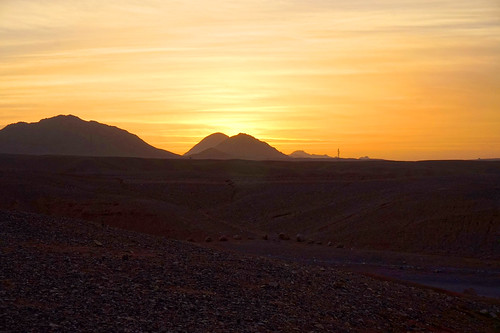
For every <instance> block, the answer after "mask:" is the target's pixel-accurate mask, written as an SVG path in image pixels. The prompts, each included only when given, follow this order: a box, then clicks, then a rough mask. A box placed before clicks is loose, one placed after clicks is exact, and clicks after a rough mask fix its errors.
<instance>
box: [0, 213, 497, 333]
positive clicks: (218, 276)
mask: <svg viewBox="0 0 500 333" xmlns="http://www.w3.org/2000/svg"><path fill="white" fill-rule="evenodd" d="M0 227H1V230H2V232H1V234H0V265H1V267H2V269H1V270H0V330H1V331H3V332H74V331H88V332H90V331H92V332H95V331H100V332H116V331H122V332H230V331H231V332H235V331H238V332H367V331H369V332H407V331H423V332H495V331H498V330H499V329H500V321H499V319H498V316H499V315H500V304H499V302H498V301H495V300H492V299H487V298H480V297H476V296H470V295H469V296H465V295H458V294H452V293H445V292H441V291H439V290H433V289H428V288H422V287H419V286H414V285H409V284H404V283H399V282H397V281H393V280H389V279H386V280H384V279H380V278H374V277H369V276H366V275H363V274H361V273H358V272H354V271H352V270H349V269H343V268H341V267H335V266H332V265H331V264H329V263H325V262H322V261H308V262H301V261H296V260H289V259H290V258H283V259H280V258H277V257H276V256H272V257H270V258H267V257H265V256H262V255H256V254H255V253H252V254H243V253H241V252H239V251H233V250H229V249H222V248H214V246H215V245H214V244H205V243H194V244H193V243H189V242H185V241H178V240H171V239H166V238H163V237H155V236H150V235H145V234H140V233H135V232H131V231H126V230H120V229H115V228H112V227H107V226H103V225H102V224H100V223H92V222H88V221H82V220H76V219H68V218H58V217H48V216H44V215H39V214H33V213H22V212H6V211H1V212H0ZM230 242H232V241H231V240H230V241H228V242H227V244H229V243H230ZM224 243H225V244H226V242H224ZM219 245H220V244H219V243H217V246H216V247H218V246H219ZM225 246H226V245H225ZM289 255H290V256H292V257H293V254H292V253H289Z"/></svg>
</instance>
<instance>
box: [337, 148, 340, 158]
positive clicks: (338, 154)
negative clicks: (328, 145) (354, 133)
mask: <svg viewBox="0 0 500 333" xmlns="http://www.w3.org/2000/svg"><path fill="white" fill-rule="evenodd" d="M337 158H340V148H338V149H337Z"/></svg>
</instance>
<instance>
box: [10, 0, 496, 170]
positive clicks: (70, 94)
mask: <svg viewBox="0 0 500 333" xmlns="http://www.w3.org/2000/svg"><path fill="white" fill-rule="evenodd" d="M58 114H74V115H77V116H79V117H81V118H83V119H86V120H91V119H93V120H97V121H99V122H103V123H107V124H111V125H116V126H119V127H122V128H124V129H126V130H128V131H130V132H133V133H135V134H137V135H139V136H140V137H141V138H143V139H144V140H145V141H147V142H148V143H150V144H152V145H154V146H157V147H160V148H164V149H167V150H170V151H173V152H175V153H180V154H182V153H184V152H186V151H187V150H188V149H189V148H190V147H191V146H192V145H193V144H195V143H196V142H198V141H199V140H200V139H201V138H203V137H204V136H206V135H208V134H210V133H213V132H216V131H221V132H224V133H226V134H228V135H234V134H237V133H239V132H246V133H248V134H251V135H254V136H256V137H258V138H260V139H262V140H265V141H267V142H269V143H270V144H272V145H273V146H275V147H276V148H278V149H279V150H281V151H283V152H284V153H291V152H292V151H294V150H297V149H303V150H306V151H307V152H309V153H317V154H324V153H326V154H330V155H332V156H335V155H336V153H337V148H338V147H340V149H341V154H342V155H343V156H344V157H360V156H365V155H368V156H370V157H377V158H388V159H400V160H418V159H450V158H460V159H462V158H463V159H468V158H478V157H482V158H485V157H500V3H499V2H498V1H497V0H488V1H486V0H477V1H465V0H453V1H451V0H436V1H429V0H422V1H415V0H411V1H408V0H381V1H359V0H351V1H345V0H342V1H340V0H307V1H306V0H284V1H264V0H246V1H245V0H243V1H239V0H233V1H217V0H215V1H201V0H199V1H194V0H183V1H160V0H154V1H153V0H152V1H149V0H143V1H137V0H121V1H72V0H50V1H48V0H47V1H34V0H33V1H28V0H3V1H1V2H0V128H1V127H3V126H5V125H7V124H9V123H12V122H17V121H28V122H33V121H38V120H40V119H41V118H47V117H51V116H54V115H58Z"/></svg>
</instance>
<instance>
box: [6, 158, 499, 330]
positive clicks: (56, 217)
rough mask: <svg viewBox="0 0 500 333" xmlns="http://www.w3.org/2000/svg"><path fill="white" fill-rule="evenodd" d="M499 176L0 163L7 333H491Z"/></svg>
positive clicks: (161, 163) (413, 167)
mask: <svg viewBox="0 0 500 333" xmlns="http://www.w3.org/2000/svg"><path fill="white" fill-rule="evenodd" d="M499 184H500V162H494V161H491V162H483V161H428V162H387V161H367V162H363V163H360V162H347V161H345V162H342V163H332V162H328V161H293V162H292V161H243V160H230V161H217V160H190V159H141V158H120V157H78V156H32V155H31V156H28V155H0V229H1V230H2V232H1V233H0V266H1V267H2V269H0V284H1V286H2V288H0V292H1V296H2V297H1V298H0V318H1V320H0V323H2V324H0V325H1V329H3V330H6V331H19V332H21V331H22V332H25V331H58V330H60V331H100V330H110V331H115V330H124V331H159V330H167V331H175V330H177V331H219V332H234V331H245V332H272V331H284V332H294V331H315V332H323V331H325V332H332V331H334V332H366V330H367V329H370V330H371V331H375V332H391V331H396V332H399V331H430V332H437V331H449V332H494V331H496V330H498V329H499V328H500V320H499V319H498V317H499V316H500V305H499V303H498V300H495V299H494V298H498V297H500V294H499V293H498V290H500V283H499V281H498V274H500V260H499V259H500V243H499V226H500V220H499V216H500V215H499V209H500V207H499V205H498V203H499V202H500V186H499ZM114 227H119V228H121V229H115V228H114ZM138 231H139V232H140V233H137V232H138ZM147 234H150V235H147ZM296 234H300V236H299V237H296ZM175 239H177V240H175ZM299 240H300V241H299ZM188 241H189V242H188ZM478 295H479V296H478ZM483 296H486V297H491V298H492V299H486V298H483Z"/></svg>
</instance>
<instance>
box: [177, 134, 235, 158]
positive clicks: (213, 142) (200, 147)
mask: <svg viewBox="0 0 500 333" xmlns="http://www.w3.org/2000/svg"><path fill="white" fill-rule="evenodd" d="M228 138H229V136H227V135H226V134H224V133H213V134H210V135H209V136H207V137H206V138H204V139H203V140H201V141H200V142H198V143H197V144H196V145H194V146H193V148H191V149H189V151H188V152H187V153H185V154H184V156H189V155H193V154H198V153H201V152H202V151H204V150H207V149H209V148H213V147H215V146H217V145H218V144H219V143H221V142H222V141H224V140H226V139H228Z"/></svg>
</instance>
